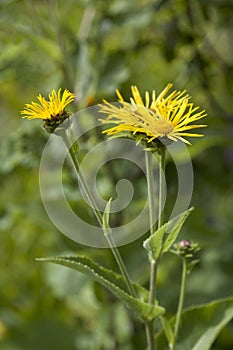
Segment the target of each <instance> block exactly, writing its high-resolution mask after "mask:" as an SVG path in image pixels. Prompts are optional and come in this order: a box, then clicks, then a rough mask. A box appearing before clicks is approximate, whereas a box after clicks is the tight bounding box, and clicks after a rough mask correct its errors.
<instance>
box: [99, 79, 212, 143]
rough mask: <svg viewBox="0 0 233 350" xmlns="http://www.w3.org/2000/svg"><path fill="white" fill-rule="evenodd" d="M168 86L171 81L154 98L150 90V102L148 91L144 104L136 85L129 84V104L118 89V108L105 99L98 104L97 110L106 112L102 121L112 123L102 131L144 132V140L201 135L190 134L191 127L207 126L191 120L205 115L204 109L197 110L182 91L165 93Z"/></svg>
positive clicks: (176, 139) (116, 132) (119, 132)
mask: <svg viewBox="0 0 233 350" xmlns="http://www.w3.org/2000/svg"><path fill="white" fill-rule="evenodd" d="M171 87H172V84H168V85H167V86H166V88H165V89H164V90H163V91H162V92H161V93H160V94H159V95H158V96H157V97H156V93H155V91H153V92H152V96H151V101H150V95H149V92H148V91H147V92H146V94H145V103H144V102H143V99H142V97H141V95H140V92H139V91H138V88H137V87H136V86H132V87H131V90H132V95H133V97H131V98H130V102H131V103H128V102H125V101H124V99H123V97H122V95H121V94H120V92H119V91H118V90H117V91H116V93H117V96H118V98H119V102H120V104H121V106H120V107H118V106H115V105H113V104H111V103H109V102H107V101H105V100H104V104H103V105H100V112H102V113H104V114H107V115H108V117H107V118H106V119H100V121H101V122H102V123H104V124H109V123H111V124H115V126H113V127H111V128H109V129H107V130H104V131H103V133H106V134H107V135H117V134H122V132H130V133H131V134H133V135H136V134H137V135H138V134H142V135H145V138H146V140H147V142H151V141H153V140H155V139H157V138H161V137H167V138H168V139H170V140H172V141H178V140H181V141H183V142H185V143H188V144H190V142H189V141H187V140H186V139H185V138H184V137H186V136H192V137H200V136H203V135H200V134H194V133H190V130H192V129H196V128H203V127H206V125H198V124H193V122H196V121H197V120H199V119H201V118H203V117H205V116H206V115H207V114H206V113H205V111H204V110H203V111H201V112H200V111H198V109H199V107H194V105H193V103H191V102H190V96H189V95H188V94H186V91H185V90H184V91H182V92H181V91H176V90H175V91H173V92H170V94H169V95H167V93H168V91H169V90H170V89H171ZM166 95H167V96H166ZM119 136H120V135H119ZM183 136H184V137H183Z"/></svg>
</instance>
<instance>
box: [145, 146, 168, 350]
mask: <svg viewBox="0 0 233 350" xmlns="http://www.w3.org/2000/svg"><path fill="white" fill-rule="evenodd" d="M145 152H146V153H145V159H146V173H147V189H148V206H149V220H150V234H151V235H152V234H153V233H154V223H155V220H156V216H155V196H154V182H153V165H152V160H153V158H152V157H153V155H152V153H151V152H148V151H145ZM164 171H165V148H162V150H161V154H160V160H159V202H158V215H159V218H158V229H159V228H160V227H161V226H162V225H163V202H164ZM158 262H159V259H157V261H155V260H154V259H152V258H151V261H150V289H149V303H150V304H152V305H153V304H154V301H155V297H156V276H157V267H158ZM145 327H146V335H147V343H148V349H149V350H155V348H156V344H155V337H154V321H150V322H147V323H146V324H145Z"/></svg>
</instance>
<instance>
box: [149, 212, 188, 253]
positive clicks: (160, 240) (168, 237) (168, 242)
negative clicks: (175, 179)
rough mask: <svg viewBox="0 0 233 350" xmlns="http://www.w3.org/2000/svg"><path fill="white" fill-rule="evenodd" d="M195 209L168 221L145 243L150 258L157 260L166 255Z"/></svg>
mask: <svg viewBox="0 0 233 350" xmlns="http://www.w3.org/2000/svg"><path fill="white" fill-rule="evenodd" d="M193 209H194V208H193V207H192V208H190V209H188V210H186V211H185V212H183V213H182V214H180V215H177V216H176V217H175V218H174V219H172V220H170V221H168V222H167V223H166V224H164V225H163V226H161V227H160V228H159V229H158V230H157V231H155V232H154V233H153V234H152V235H151V236H150V237H149V238H147V239H146V240H145V241H144V242H143V247H144V248H145V249H146V250H147V252H148V254H149V258H150V259H153V260H157V259H158V258H159V257H160V255H162V254H164V253H166V252H167V251H168V250H169V249H170V248H171V246H172V244H173V243H174V242H175V240H176V238H177V236H178V234H179V232H180V230H181V228H182V226H183V224H184V222H185V220H186V219H187V217H188V216H189V214H190V213H191V212H192V211H193Z"/></svg>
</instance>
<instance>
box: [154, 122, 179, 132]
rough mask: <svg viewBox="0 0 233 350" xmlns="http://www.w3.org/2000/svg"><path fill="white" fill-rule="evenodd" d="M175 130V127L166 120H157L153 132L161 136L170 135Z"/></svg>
mask: <svg viewBox="0 0 233 350" xmlns="http://www.w3.org/2000/svg"><path fill="white" fill-rule="evenodd" d="M173 129H174V126H173V125H172V124H171V123H170V122H169V121H168V120H166V119H156V120H155V122H154V125H153V131H154V132H156V133H157V134H160V135H168V134H169V133H170V132H172V131H173Z"/></svg>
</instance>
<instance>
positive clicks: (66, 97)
mask: <svg viewBox="0 0 233 350" xmlns="http://www.w3.org/2000/svg"><path fill="white" fill-rule="evenodd" d="M37 99H38V101H39V102H40V103H36V102H32V103H31V104H26V105H25V108H24V110H22V111H21V112H20V113H21V114H22V115H23V118H28V119H35V118H39V119H43V120H45V121H59V120H61V119H64V117H67V115H66V112H65V107H66V106H67V105H68V104H69V103H70V102H72V101H73V100H74V99H75V94H73V93H72V92H70V91H69V90H67V89H65V90H64V92H63V94H62V96H61V89H59V90H58V93H56V91H55V90H53V91H52V92H51V94H49V101H47V100H46V99H45V98H44V97H43V96H42V95H41V94H39V95H38V96H37Z"/></svg>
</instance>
